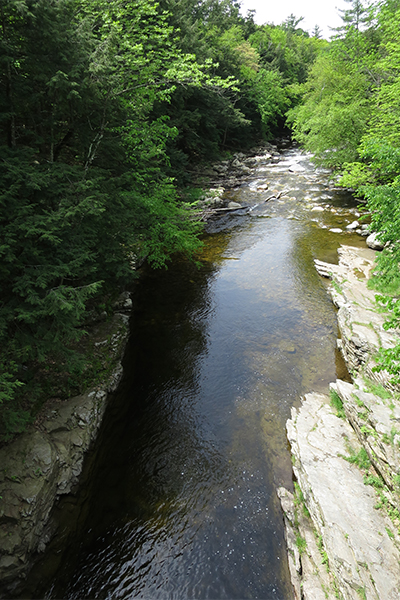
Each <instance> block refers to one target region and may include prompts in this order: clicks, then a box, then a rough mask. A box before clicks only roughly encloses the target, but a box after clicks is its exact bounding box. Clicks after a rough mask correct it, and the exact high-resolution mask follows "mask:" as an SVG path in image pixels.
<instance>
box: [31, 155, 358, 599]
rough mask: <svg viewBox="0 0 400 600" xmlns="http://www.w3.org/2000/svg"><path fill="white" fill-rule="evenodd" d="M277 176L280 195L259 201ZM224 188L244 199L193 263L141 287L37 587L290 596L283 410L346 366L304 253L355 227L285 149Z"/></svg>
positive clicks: (38, 592) (317, 252)
mask: <svg viewBox="0 0 400 600" xmlns="http://www.w3.org/2000/svg"><path fill="white" fill-rule="evenodd" d="M289 168H291V169H292V171H293V172H290V171H289V170H288V169H289ZM266 181H268V182H269V190H260V189H258V190H257V187H258V186H260V185H261V184H262V183H265V182H266ZM271 190H280V191H287V194H284V195H283V198H281V199H279V200H270V201H269V202H268V203H265V202H262V201H263V200H265V198H267V197H269V196H271ZM232 199H234V200H236V201H239V202H243V203H244V202H246V203H248V204H250V205H251V206H252V210H251V212H249V213H248V214H247V215H242V216H240V217H236V218H232V217H231V218H230V219H229V220H228V219H226V221H221V220H219V221H218V222H215V223H214V225H212V226H211V227H212V228H213V229H214V230H217V229H219V228H221V223H222V224H223V226H224V230H223V231H222V232H220V233H215V234H213V235H209V236H208V237H207V239H206V240H205V248H204V252H203V254H202V256H201V257H200V259H201V262H202V266H201V268H200V269H199V270H198V269H196V268H195V267H194V266H193V265H191V264H188V263H187V262H185V261H176V262H175V263H174V264H173V265H171V267H170V268H169V269H168V271H164V272H157V273H152V272H147V273H145V274H144V276H143V279H142V280H141V282H140V284H138V285H137V288H136V291H135V311H134V316H133V320H132V338H131V347H130V351H129V352H128V355H127V360H126V366H125V367H126V373H127V383H126V386H125V389H124V390H123V394H120V395H119V397H117V398H116V399H115V402H114V404H113V405H112V406H111V407H110V410H109V413H108V417H107V419H106V423H105V426H104V429H103V432H102V435H101V436H100V440H99V444H98V445H97V448H96V449H95V451H94V453H92V457H91V459H90V460H91V476H90V478H89V479H88V481H87V483H86V484H85V486H84V488H83V490H82V492H81V496H80V497H79V498H77V499H67V500H66V501H65V502H64V508H63V512H62V514H61V516H60V526H59V537H58V542H56V543H55V544H53V546H52V548H51V550H50V552H49V554H48V556H46V557H45V560H44V561H43V563H42V565H41V566H39V567H38V568H37V569H36V571H35V574H34V580H35V583H34V586H35V592H34V593H33V596H35V597H44V596H46V597H47V598H68V599H78V598H79V599H81V598H110V599H111V598H124V599H128V598H161V599H177V600H181V599H185V598H204V599H206V598H207V599H223V598H228V599H234V598H238V599H243V598H261V599H267V600H268V599H279V600H286V599H291V598H292V597H293V596H292V591H291V587H290V584H289V576H288V568H287V563H286V556H285V546H284V539H283V520H282V514H281V512H280V508H279V504H278V501H277V497H276V492H275V490H276V487H277V486H280V485H285V486H287V487H289V488H290V487H291V486H292V480H291V460H290V454H289V451H288V447H287V441H286V435H285V422H286V420H287V419H288V418H289V416H290V409H291V407H292V406H293V405H298V404H299V398H300V396H301V395H302V394H304V393H306V392H309V391H311V390H315V391H327V387H328V383H329V382H330V381H332V380H334V379H335V378H336V376H337V375H338V374H339V375H341V376H343V373H344V372H343V364H342V362H341V359H340V357H339V356H338V354H337V351H336V350H335V342H336V337H337V327H336V317H335V311H334V308H333V305H332V304H331V302H330V300H329V298H328V296H327V293H326V283H325V282H323V281H322V280H321V279H320V278H319V276H318V275H317V274H316V272H315V270H314V267H313V262H312V261H313V258H319V259H322V260H330V261H334V260H336V248H337V246H338V245H339V244H340V243H348V244H352V245H363V244H364V241H363V239H362V238H361V237H359V236H358V235H356V234H349V233H335V232H331V231H329V229H330V228H333V227H339V228H342V229H344V228H345V226H346V224H347V223H350V222H351V221H353V220H354V219H355V216H354V212H355V206H356V205H355V203H354V201H353V200H352V198H351V197H349V196H348V195H346V194H345V193H344V192H337V191H333V190H332V189H331V188H330V187H329V183H328V177H327V175H326V174H324V173H318V172H316V171H315V169H314V167H312V166H311V164H310V163H309V162H308V160H307V158H306V157H302V156H301V155H300V153H299V152H298V151H296V150H293V149H292V150H286V151H285V158H284V160H283V161H282V162H281V163H280V164H278V165H274V166H270V165H267V164H266V162H265V161H263V160H262V159H260V160H259V163H258V166H257V169H256V170H255V171H254V178H253V180H252V181H251V182H250V184H249V185H245V186H243V187H242V188H241V189H240V190H238V191H237V192H235V193H234V194H233V195H232ZM259 203H261V204H259ZM322 208H323V210H321V209H322ZM313 209H316V210H313ZM71 532H73V535H71ZM60 540H61V542H60ZM55 565H58V569H57V571H56V572H55V573H52V571H53V569H54V568H55ZM49 573H51V574H52V575H51V581H50V583H49V582H48V581H47V580H46V576H48V574H49Z"/></svg>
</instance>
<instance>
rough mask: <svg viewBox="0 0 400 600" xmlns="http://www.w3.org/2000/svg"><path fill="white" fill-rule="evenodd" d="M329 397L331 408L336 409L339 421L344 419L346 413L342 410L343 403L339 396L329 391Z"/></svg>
mask: <svg viewBox="0 0 400 600" xmlns="http://www.w3.org/2000/svg"><path fill="white" fill-rule="evenodd" d="M329 396H330V398H331V406H333V408H335V409H336V416H337V417H339V418H340V419H345V418H346V413H345V411H344V408H343V402H342V399H341V398H340V396H339V394H338V393H337V392H335V390H330V392H329Z"/></svg>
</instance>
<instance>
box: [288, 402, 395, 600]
mask: <svg viewBox="0 0 400 600" xmlns="http://www.w3.org/2000/svg"><path fill="white" fill-rule="evenodd" d="M287 433H288V439H289V441H290V444H291V448H292V454H293V456H294V461H295V464H294V467H293V470H294V473H295V476H296V478H297V480H298V482H299V485H300V487H301V490H302V492H303V495H304V499H305V503H306V505H307V508H308V510H309V512H310V515H311V519H312V521H313V523H314V526H315V529H316V534H317V536H321V538H320V539H321V543H323V548H324V549H325V551H326V553H327V555H328V556H329V568H330V570H331V573H332V575H333V576H334V579H335V580H336V585H337V589H338V591H339V592H340V594H342V596H343V598H345V599H346V600H348V599H352V600H360V598H366V599H368V600H369V599H374V600H375V599H376V600H378V599H379V600H398V599H399V598H400V567H399V565H400V553H399V549H398V544H399V541H400V540H399V536H398V533H397V530H396V529H395V528H394V526H393V524H392V522H391V520H390V519H389V517H387V516H386V515H385V513H383V512H382V511H378V510H377V509H376V508H375V505H376V502H377V497H376V493H375V491H374V489H373V488H372V487H370V486H367V485H365V484H364V481H363V475H362V473H361V471H360V470H359V469H358V467H357V466H355V465H353V464H350V463H349V462H348V461H346V460H345V459H344V458H343V457H344V456H349V452H350V448H351V449H352V451H353V452H354V453H357V452H358V450H359V449H360V448H361V445H360V442H359V440H358V438H357V436H356V434H355V432H354V430H353V429H352V427H351V426H350V424H349V423H348V422H347V421H346V420H343V419H339V418H338V417H337V416H336V415H335V414H334V413H333V411H332V409H331V407H330V406H329V397H328V396H325V395H323V394H316V393H313V394H307V395H306V396H305V398H304V401H303V405H302V407H301V408H300V409H299V410H297V409H295V408H294V409H292V418H291V420H289V421H288V423H287ZM308 552H309V550H308V546H307V552H306V554H307V557H308V556H309V554H308ZM307 560H308V559H307V558H305V562H307ZM312 564H314V565H315V560H314V562H313V563H312ZM313 574H314V576H315V568H314V571H313ZM307 586H309V583H307V584H306V586H305V587H306V589H308V587H307ZM303 592H304V584H303ZM313 593H314V592H313V591H312V586H311V591H309V592H308V595H307V596H305V595H303V597H304V598H309V599H310V600H311V599H312V598H318V597H320V596H319V595H317V592H315V594H314V595H313Z"/></svg>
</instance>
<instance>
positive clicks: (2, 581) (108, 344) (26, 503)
mask: <svg viewBox="0 0 400 600" xmlns="http://www.w3.org/2000/svg"><path fill="white" fill-rule="evenodd" d="M127 321H128V317H127V316H125V315H124V314H118V313H117V314H115V315H114V317H113V319H112V321H110V322H107V323H103V324H100V325H99V326H98V327H97V328H96V329H97V331H96V336H97V337H98V339H99V341H97V342H96V344H97V345H101V346H102V347H103V346H104V351H105V352H106V353H107V358H108V361H109V365H110V369H109V372H110V375H109V377H108V378H107V380H106V381H103V382H101V383H100V384H99V385H97V386H96V387H94V388H92V389H91V390H89V391H87V392H86V393H85V394H84V395H82V396H77V397H75V398H71V399H70V400H67V401H64V402H62V401H53V402H48V403H47V404H46V405H45V407H44V409H43V411H42V412H41V414H40V418H39V419H38V421H37V422H36V423H35V425H33V426H32V427H31V428H30V429H29V430H28V431H27V432H25V433H24V434H22V435H20V436H19V437H18V438H17V439H16V440H15V441H14V442H13V443H12V444H10V445H9V446H6V447H4V448H2V449H1V450H0V465H1V468H0V548H1V555H0V590H1V593H4V595H5V597H8V595H9V594H10V593H12V591H13V590H14V589H15V588H16V587H17V586H18V585H19V583H20V582H21V580H22V579H24V577H25V576H26V574H27V573H28V571H29V570H30V568H31V567H32V564H33V562H34V560H35V556H37V555H38V553H41V552H43V551H44V550H45V548H46V545H47V543H48V542H49V541H50V539H51V537H52V535H53V531H52V527H51V523H50V513H51V510H52V508H53V506H54V505H55V503H56V501H57V499H58V498H59V497H60V496H61V495H63V494H68V493H70V492H71V490H73V488H74V486H75V485H76V484H77V483H78V479H79V475H80V474H81V471H82V467H83V461H84V458H85V455H86V453H87V451H88V449H89V447H90V445H91V444H92V442H93V441H94V439H95V438H96V436H97V433H98V431H99V428H100V424H101V422H102V418H103V415H104V412H105V409H106V406H107V401H108V398H109V395H110V393H112V392H114V391H115V390H116V388H117V386H118V384H119V382H120V380H121V377H122V366H121V359H122V355H123V352H124V348H125V343H126V340H127V336H128V324H127Z"/></svg>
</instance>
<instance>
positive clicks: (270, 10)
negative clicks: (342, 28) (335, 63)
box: [241, 0, 350, 39]
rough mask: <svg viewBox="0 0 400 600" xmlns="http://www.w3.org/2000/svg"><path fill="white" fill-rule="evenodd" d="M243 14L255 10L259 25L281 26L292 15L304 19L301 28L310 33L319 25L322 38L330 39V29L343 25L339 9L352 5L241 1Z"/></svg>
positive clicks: (336, 0)
mask: <svg viewBox="0 0 400 600" xmlns="http://www.w3.org/2000/svg"><path fill="white" fill-rule="evenodd" d="M241 5H242V14H243V15H245V14H246V13H247V11H248V10H251V9H254V10H255V11H256V14H255V19H254V20H255V22H256V23H257V24H258V25H263V24H264V23H274V24H275V25H279V24H280V23H282V21H284V20H285V19H286V18H287V17H288V16H289V15H290V14H292V13H293V14H294V15H295V16H296V17H298V18H299V17H304V21H302V22H301V23H300V24H299V27H301V28H302V29H305V30H306V31H309V32H310V33H311V32H312V30H313V29H314V27H315V25H319V27H320V29H321V30H322V37H324V38H326V39H329V37H330V36H331V35H332V32H331V31H330V29H329V27H338V26H339V25H341V24H342V20H341V18H340V16H339V12H338V9H339V8H340V9H346V10H347V9H349V8H350V4H349V3H347V2H345V0H297V1H296V0H241Z"/></svg>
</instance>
